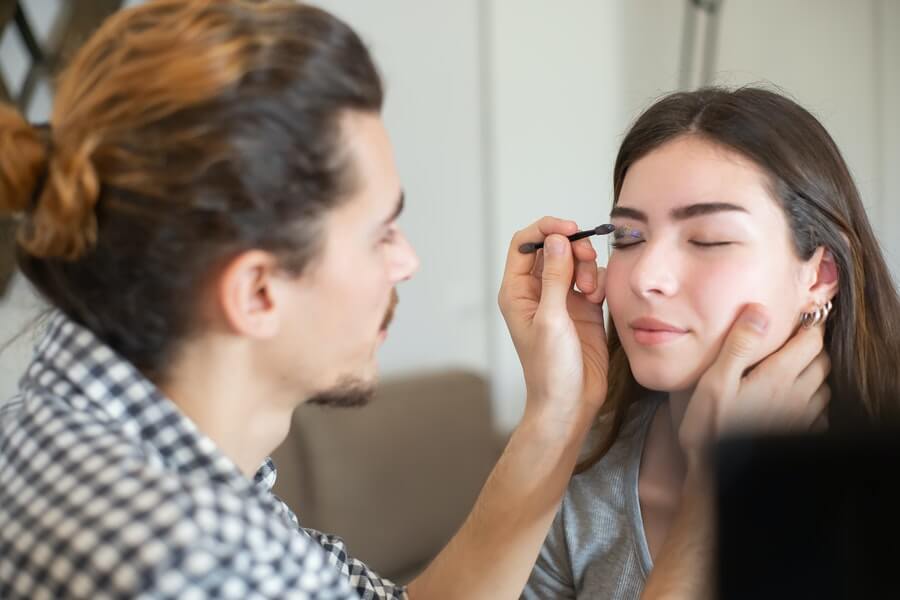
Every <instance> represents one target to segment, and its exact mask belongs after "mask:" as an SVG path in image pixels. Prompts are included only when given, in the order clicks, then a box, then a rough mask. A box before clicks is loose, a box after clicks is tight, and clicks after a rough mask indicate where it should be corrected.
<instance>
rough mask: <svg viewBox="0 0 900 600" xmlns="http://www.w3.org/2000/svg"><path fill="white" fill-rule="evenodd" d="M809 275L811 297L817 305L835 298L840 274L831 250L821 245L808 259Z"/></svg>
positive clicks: (807, 278) (807, 279)
mask: <svg viewBox="0 0 900 600" xmlns="http://www.w3.org/2000/svg"><path fill="white" fill-rule="evenodd" d="M805 268H806V269H808V271H807V277H806V278H805V279H806V281H807V283H808V285H809V299H810V301H811V302H812V303H813V304H815V305H822V304H825V303H826V302H828V301H829V300H831V299H832V298H834V297H835V296H836V295H837V292H838V284H839V283H840V282H839V281H838V278H839V274H838V268H837V263H836V262H835V261H834V255H833V254H832V253H831V250H829V249H828V248H826V247H825V246H819V247H818V248H816V251H815V252H814V253H813V255H812V258H810V259H809V261H807V263H806V266H805Z"/></svg>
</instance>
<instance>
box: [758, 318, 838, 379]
mask: <svg viewBox="0 0 900 600" xmlns="http://www.w3.org/2000/svg"><path fill="white" fill-rule="evenodd" d="M824 335H825V329H824V327H813V328H810V329H807V328H806V327H801V328H800V329H798V330H797V333H795V334H794V335H793V336H792V337H791V339H789V340H788V341H787V343H785V345H784V346H782V347H781V349H780V350H778V352H776V353H775V354H773V355H772V356H770V357H768V358H767V359H766V360H765V362H764V364H765V365H766V367H767V368H768V369H769V370H771V371H772V372H774V373H777V374H778V376H779V377H781V378H782V380H783V381H794V380H795V379H797V378H798V377H799V376H800V374H801V373H803V372H804V371H805V370H806V369H807V368H808V367H809V366H810V365H811V364H812V362H813V361H814V360H815V359H816V357H817V356H819V354H820V353H821V352H822V348H823V347H824ZM820 366H821V365H820Z"/></svg>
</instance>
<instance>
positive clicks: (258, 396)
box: [160, 343, 300, 478]
mask: <svg viewBox="0 0 900 600" xmlns="http://www.w3.org/2000/svg"><path fill="white" fill-rule="evenodd" d="M250 353H251V350H250V349H249V348H247V347H246V346H241V345H239V344H238V345H229V344H219V345H216V344H213V343H206V344H204V343H198V344H195V345H192V347H190V348H188V349H185V350H183V351H182V352H181V353H179V358H178V361H177V365H176V366H175V367H174V368H173V369H171V370H170V373H169V377H168V378H167V381H165V382H163V383H162V384H161V385H160V388H161V389H162V391H163V393H164V394H165V395H166V396H167V397H168V398H170V399H171V400H172V401H173V402H174V403H175V404H176V405H177V406H178V408H179V409H180V410H181V412H182V413H183V414H184V415H185V416H187V417H188V418H189V419H191V421H193V422H194V424H195V425H196V426H197V428H198V429H199V430H200V431H201V432H202V433H203V434H204V435H206V436H207V437H209V438H210V439H211V440H212V441H213V442H214V443H215V444H216V446H218V448H219V449H220V450H221V451H222V452H223V453H224V454H225V456H227V457H228V458H229V459H231V460H232V461H233V462H234V463H235V464H236V465H237V466H238V468H239V469H240V470H241V472H242V473H243V474H244V475H245V476H247V477H248V478H252V477H253V476H254V475H255V474H256V472H257V470H258V469H259V467H260V466H261V465H262V463H263V461H264V460H265V458H266V457H267V456H269V454H271V452H272V451H273V450H275V448H277V447H278V446H279V445H280V444H281V442H282V441H284V438H285V437H286V436H287V433H288V430H289V428H290V422H291V413H292V408H293V406H292V404H291V402H290V400H289V399H286V398H282V397H280V396H281V395H283V394H284V391H283V390H275V389H273V388H272V387H270V386H267V385H266V383H265V381H264V378H263V377H261V376H260V374H259V373H254V372H253V367H252V365H254V361H253V358H252V357H251V356H250V355H249V354H250ZM297 397H300V392H299V391H298V392H297V394H296V395H295V396H294V398H297Z"/></svg>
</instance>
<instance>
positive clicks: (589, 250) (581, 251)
mask: <svg viewBox="0 0 900 600" xmlns="http://www.w3.org/2000/svg"><path fill="white" fill-rule="evenodd" d="M572 251H573V252H574V253H575V260H577V261H584V262H590V263H593V262H594V261H596V260H597V251H596V250H595V249H594V245H593V244H591V240H590V239H588V238H584V239H581V240H578V241H577V242H575V243H574V244H572Z"/></svg>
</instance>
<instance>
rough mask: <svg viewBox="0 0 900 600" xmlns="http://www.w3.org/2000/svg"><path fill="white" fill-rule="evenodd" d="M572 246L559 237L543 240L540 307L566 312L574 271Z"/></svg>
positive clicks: (549, 237) (553, 236)
mask: <svg viewBox="0 0 900 600" xmlns="http://www.w3.org/2000/svg"><path fill="white" fill-rule="evenodd" d="M574 268H575V267H574V258H573V257H572V245H571V243H570V242H569V240H567V239H566V238H565V237H563V236H561V235H556V234H554V235H551V236H548V237H547V239H546V240H544V270H543V272H542V274H541V307H543V308H547V309H550V310H559V309H561V310H566V299H567V297H568V294H569V290H571V289H572V271H573V269H574Z"/></svg>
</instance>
